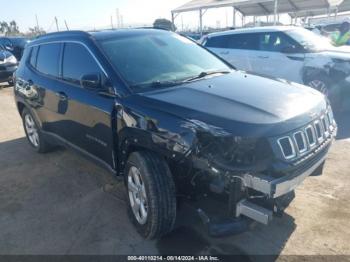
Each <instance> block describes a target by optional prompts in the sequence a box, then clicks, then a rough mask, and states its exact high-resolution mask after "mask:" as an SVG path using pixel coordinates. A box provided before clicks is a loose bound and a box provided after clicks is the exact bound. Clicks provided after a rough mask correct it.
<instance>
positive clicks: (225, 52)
mask: <svg viewBox="0 0 350 262" xmlns="http://www.w3.org/2000/svg"><path fill="white" fill-rule="evenodd" d="M229 53H230V52H229V51H223V52H220V55H228V54H229Z"/></svg>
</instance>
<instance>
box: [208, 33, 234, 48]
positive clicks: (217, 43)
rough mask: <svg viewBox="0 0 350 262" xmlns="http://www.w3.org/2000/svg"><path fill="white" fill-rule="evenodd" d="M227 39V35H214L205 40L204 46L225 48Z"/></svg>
mask: <svg viewBox="0 0 350 262" xmlns="http://www.w3.org/2000/svg"><path fill="white" fill-rule="evenodd" d="M228 39H229V36H227V35H223V36H214V37H211V38H209V39H208V40H207V42H206V43H205V46H206V47H209V48H227V43H228Z"/></svg>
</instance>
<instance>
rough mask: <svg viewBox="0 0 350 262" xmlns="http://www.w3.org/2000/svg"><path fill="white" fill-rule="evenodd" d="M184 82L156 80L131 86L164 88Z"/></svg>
mask: <svg viewBox="0 0 350 262" xmlns="http://www.w3.org/2000/svg"><path fill="white" fill-rule="evenodd" d="M181 83H183V82H182V81H154V82H150V83H143V84H136V85H132V86H131V88H163V87H172V86H176V85H179V84H181Z"/></svg>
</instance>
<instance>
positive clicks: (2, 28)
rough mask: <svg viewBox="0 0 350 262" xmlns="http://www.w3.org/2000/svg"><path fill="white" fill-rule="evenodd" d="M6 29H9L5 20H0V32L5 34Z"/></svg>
mask: <svg viewBox="0 0 350 262" xmlns="http://www.w3.org/2000/svg"><path fill="white" fill-rule="evenodd" d="M8 30H9V25H8V24H7V22H5V21H3V22H0V32H1V33H3V34H6V33H7V31H8Z"/></svg>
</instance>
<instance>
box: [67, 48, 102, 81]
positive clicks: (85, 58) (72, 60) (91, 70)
mask: <svg viewBox="0 0 350 262" xmlns="http://www.w3.org/2000/svg"><path fill="white" fill-rule="evenodd" d="M96 73H99V74H101V69H100V67H99V66H98V64H97V62H96V61H95V59H94V58H93V57H92V55H91V54H90V52H89V51H88V50H87V49H86V47H84V46H83V45H81V44H77V43H66V44H65V46H64V54H63V65H62V76H63V79H64V80H66V81H68V82H71V83H74V84H80V79H81V77H82V76H83V75H85V74H96Z"/></svg>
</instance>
